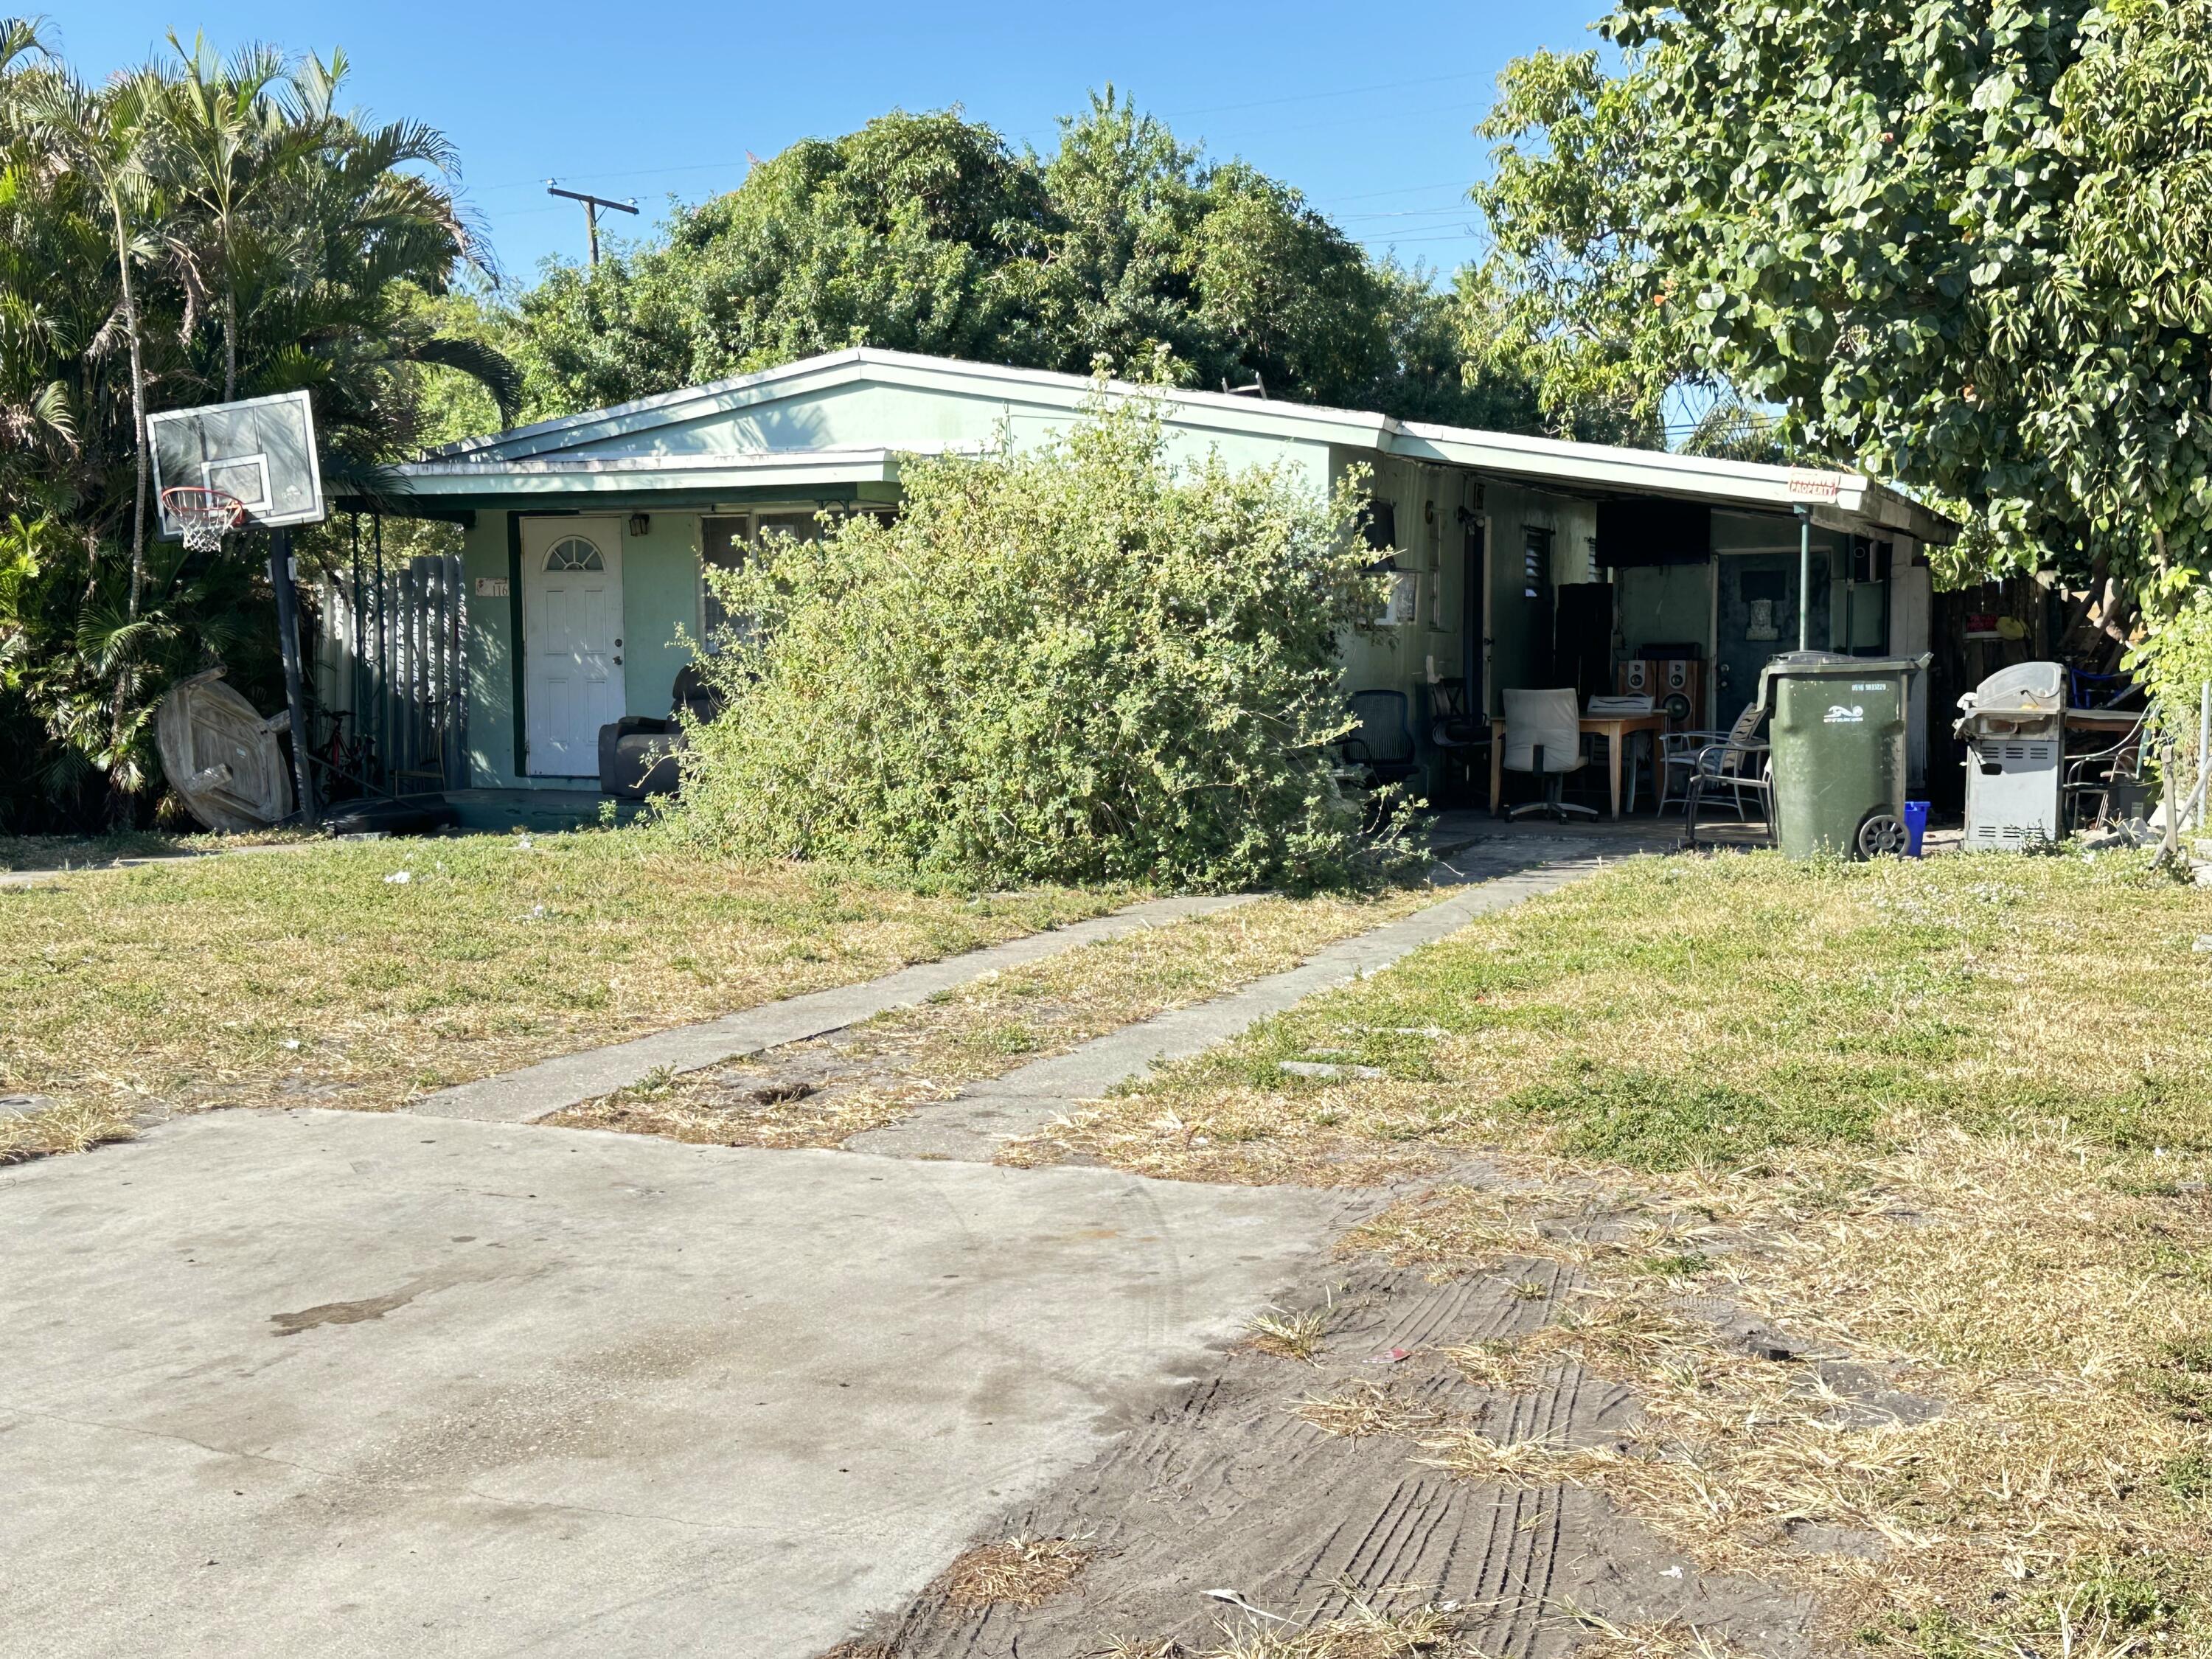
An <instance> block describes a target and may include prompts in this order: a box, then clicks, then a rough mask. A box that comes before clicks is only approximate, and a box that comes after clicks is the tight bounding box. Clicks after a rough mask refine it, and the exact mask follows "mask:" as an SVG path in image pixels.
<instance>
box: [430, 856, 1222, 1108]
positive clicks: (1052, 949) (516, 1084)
mask: <svg viewBox="0 0 2212 1659" xmlns="http://www.w3.org/2000/svg"><path fill="white" fill-rule="evenodd" d="M1250 902H1251V900H1250V899H1249V897H1245V896H1230V897H1225V898H1167V899H1153V900H1151V901H1149V902H1146V903H1143V904H1133V905H1131V906H1129V907H1128V908H1127V909H1123V910H1116V911H1115V912H1114V913H1113V914H1112V915H1105V916H1095V917H1093V918H1092V919H1091V920H1090V921H1079V922H1073V923H1071V924H1070V925H1069V926H1067V927H1054V928H1048V929H1047V930H1046V931H1044V932H1042V933H1028V934H1024V936H1023V937H1022V938H1020V939H1008V940H1006V942H1005V943H1004V944H1002V945H988V946H986V947H985V948H984V949H982V950H980V951H965V952H963V954H961V955H959V956H957V957H945V958H943V959H942V960H941V961H938V962H924V963H917V964H915V966H914V967H911V968H902V969H900V970H899V971H898V972H896V973H894V974H886V975H884V976H883V977H882V978H880V979H872V980H868V981H865V982H863V983H861V984H859V985H838V986H832V987H830V988H829V989H828V990H826V991H812V992H809V993H808V994H806V995H805V996H796V997H787V998H785V999H784V1000H782V1001H781V1002H770V1003H766V1004H763V1006H760V1007H757V1008H745V1009H740V1010H739V1011H738V1012H736V1013H733V1014H725V1015H723V1016H722V1017H721V1018H719V1019H709V1020H702V1021H701V1022H700V1023H699V1024H696V1025H679V1026H678V1027H677V1028H676V1029H675V1030H670V1031H658V1032H655V1033H654V1034H653V1036H643V1037H639V1038H637V1039H635V1041H634V1042H617V1043H615V1044H613V1045H611V1047H608V1048H587V1049H586V1050H584V1051H583V1052H581V1053H580V1054H562V1055H559V1056H557V1057H556V1058H554V1059H552V1060H541V1061H540V1062H539V1063H538V1064H537V1065H535V1066H526V1067H524V1068H523V1069H522V1070H520V1071H517V1072H502V1073H500V1074H499V1075H498V1076H496V1077H488V1078H482V1079H478V1080H477V1081H476V1082H474V1083H464V1084H460V1085H457V1086H455V1087H453V1088H451V1089H441V1090H439V1091H437V1093H435V1094H431V1095H425V1096H423V1097H422V1098H421V1099H420V1100H417V1101H415V1102H413V1103H411V1104H410V1105H409V1107H408V1108H407V1109H408V1110H409V1111H410V1112H412V1113H413V1114H415V1115H416V1116H418V1117H459V1118H473V1119H475V1120H477V1121H479V1122H485V1123H532V1122H535V1121H537V1120H538V1119H539V1118H541V1117H550V1116H551V1115H553V1114H554V1113H555V1112H558V1111H563V1110H566V1109H568V1107H571V1106H580V1105H582V1104H583V1103H584V1102H586V1101H587V1100H597V1099H599V1097H600V1096H602V1095H608V1094H612V1093H613V1092H614V1091H616V1090H617V1089H624V1088H628V1087H629V1085H632V1084H634V1083H636V1082H638V1081H639V1080H641V1079H643V1078H646V1077H647V1076H649V1075H651V1074H652V1073H654V1072H657V1071H664V1070H665V1071H669V1072H696V1071H698V1070H701V1069H702V1068H703V1067H705V1066H718V1065H720V1064H721V1063H722V1062H723V1061H725V1060H734V1059H737V1058H738V1057H740V1056H742V1055H745V1054H759V1053H760V1052H761V1051H762V1050H763V1049H765V1048H781V1046H782V1045H783V1044H785V1043H787V1042H805V1041H807V1040H808V1039H809V1038H811V1037H818V1036H827V1035H828V1034H829V1032H831V1031H837V1030H843V1029H844V1028H845V1027H846V1026H848V1025H857V1024H860V1022H861V1021H862V1020H864V1019H873V1018H875V1017H876V1016H877V1015H878V1014H882V1013H888V1012H890V1010H892V1009H894V1008H904V1007H908V1006H911V1005H913V1004H915V1003H917V1002H922V1001H926V1000H927V999H928V998H930V997H933V996H934V995H936V994H938V993H939V991H950V990H952V989H953V988H955V987H958V986H962V985H965V984H968V983H969V981H973V980H975V979H979V978H981V976H982V975H985V974H990V973H997V972H1000V971H1002V970H1004V969H1008V968H1018V967H1020V966H1022V965H1023V964H1024V963H1031V962H1041V961H1042V960H1043V959H1044V958H1045V957H1055V956H1058V955H1060V953H1061V952H1062V951H1073V950H1074V949H1075V948H1076V947H1077V946H1078V945H1090V944H1094V943H1096V942H1097V941H1098V940H1100V939H1118V938H1120V937H1121V935H1122V934H1124V933H1135V932H1137V931H1139V929H1141V928H1146V927H1161V926H1163V925H1164V924H1167V923H1170V922H1176V921H1184V920H1186V919H1187V918H1188V917H1191V916H1202V915H1212V914H1213V913H1214V912H1216V911H1220V910H1226V909H1230V908H1233V907H1234V906H1237V905H1239V904H1249V903H1250Z"/></svg>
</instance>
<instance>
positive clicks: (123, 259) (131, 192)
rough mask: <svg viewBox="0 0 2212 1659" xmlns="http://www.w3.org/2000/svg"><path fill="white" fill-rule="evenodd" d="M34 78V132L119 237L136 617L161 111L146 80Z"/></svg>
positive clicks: (29, 105) (29, 99) (115, 240)
mask: <svg viewBox="0 0 2212 1659" xmlns="http://www.w3.org/2000/svg"><path fill="white" fill-rule="evenodd" d="M29 78H30V79H31V81H32V84H31V86H30V87H29V88H28V89H27V95H26V97H25V99H24V104H25V106H26V109H27V114H28V116H29V118H30V131H31V132H32V134H33V137H34V138H35V139H37V140H40V141H43V142H44V143H46V144H47V145H48V146H50V147H51V148H52V150H53V151H54V152H55V153H56V154H57V155H58V156H59V157H61V158H62V159H63V160H64V161H66V162H67V163H68V164H69V165H70V166H72V167H75V168H76V170H77V171H78V172H79V173H81V174H82V176H83V178H84V179H85V180H86V182H87V183H88V185H90V186H91V188H92V190H93V191H94V194H95V195H96V197H97V198H98V201H99V204H100V210H101V211H102V213H103V215H104V216H106V220H107V222H108V228H109V234H110V235H111V237H112V244H113V252H114V257H115V264H116V270H117V275H118V292H119V295H120V299H121V307H120V313H121V315H120V319H121V322H122V325H123V337H124V341H125V345H126V346H127V348H128V350H129V353H130V361H131V431H132V435H133V444H132V447H133V448H134V449H135V450H136V452H137V483H136V486H135V488H134V489H133V491H132V494H131V615H132V616H134V617H135V616H137V613H138V601H139V597H140V595H141V593H142V592H143V589H144V587H145V581H146V488H147V481H148V456H147V453H146V443H145V431H146V359H145V346H144V338H143V328H142V325H141V319H140V316H139V307H138V286H137V279H136V277H135V276H134V274H133V273H134V272H135V271H136V270H137V266H138V264H140V263H141V262H142V261H143V259H145V258H147V257H148V256H149V254H150V253H151V252H153V249H154V246H155V242H154V230H153V227H154V226H155V225H156V224H157V223H158V222H159V220H160V217H161V215H160V210H159V205H158V197H157V192H156V190H155V182H154V179H153V176H152V174H151V173H150V172H149V169H148V166H147V162H148V159H149V151H150V149H151V148H152V141H153V122H154V118H155V117H154V111H153V110H152V109H151V108H150V107H149V101H148V98H147V90H148V88H147V85H146V82H145V81H144V79H143V77H140V76H134V77H131V78H130V79H128V80H125V81H120V82H116V83H115V84H113V85H112V86H110V87H108V88H105V89H104V90H102V91H100V92H94V90H92V89H91V88H88V87H87V86H86V85H85V84H84V82H82V81H80V80H78V79H77V78H76V76H73V75H70V74H68V73H67V72H65V71H52V72H47V73H44V74H40V75H37V76H33V77H29Z"/></svg>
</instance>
